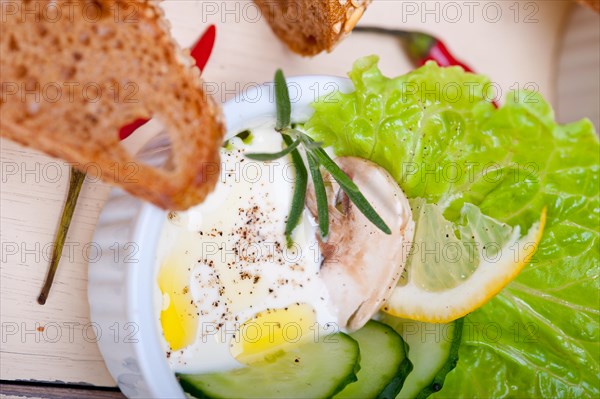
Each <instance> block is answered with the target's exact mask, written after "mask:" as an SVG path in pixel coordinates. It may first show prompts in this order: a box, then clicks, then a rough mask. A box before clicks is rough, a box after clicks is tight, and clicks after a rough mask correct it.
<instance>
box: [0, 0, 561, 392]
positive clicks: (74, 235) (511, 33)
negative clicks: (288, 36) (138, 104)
mask: <svg viewBox="0 0 600 399" xmlns="http://www.w3.org/2000/svg"><path fill="white" fill-rule="evenodd" d="M425 3H426V4H425ZM425 3H423V2H421V1H418V2H409V1H399V0H375V2H374V3H373V4H372V6H371V8H370V9H369V10H368V11H367V13H366V14H365V16H364V18H363V20H362V21H361V24H363V25H366V24H369V25H381V26H388V27H397V28H400V27H402V28H404V29H420V30H426V31H429V32H432V33H434V34H437V35H438V36H439V37H442V38H443V39H444V40H445V41H446V43H447V44H448V45H449V47H450V48H451V50H452V51H453V52H454V53H455V54H456V55H457V56H458V57H459V58H461V59H463V60H465V61H467V62H468V63H469V64H470V65H471V66H472V67H473V68H474V69H475V70H477V71H479V72H481V73H485V74H488V75H489V76H491V77H492V79H493V80H494V81H495V82H497V83H499V85H500V87H502V88H503V90H504V91H506V90H508V89H509V88H514V87H517V86H519V87H523V85H525V84H527V83H530V82H534V83H535V84H537V86H538V87H539V90H540V91H541V92H542V93H543V94H544V95H546V97H548V98H549V99H551V100H552V101H554V96H555V72H556V71H555V68H556V65H557V62H556V60H555V55H556V53H557V45H558V38H559V37H560V34H561V27H562V25H563V22H564V20H565V18H566V16H567V14H568V9H569V7H570V6H571V3H570V2H568V1H548V0H546V1H519V2H517V1H495V2H494V1H482V2H479V3H477V4H478V6H477V7H476V8H474V9H473V12H472V15H469V8H468V6H466V3H463V2H461V1H458V2H455V3H454V4H458V10H459V11H461V13H462V17H460V18H459V19H458V20H457V19H456V18H457V17H456V16H457V14H456V11H455V10H452V9H449V8H444V7H445V6H446V2H444V1H440V2H433V1H431V2H425ZM471 3H473V2H471ZM490 4H492V5H490ZM425 6H427V7H429V8H428V10H434V11H433V12H431V13H426V12H425V11H426V10H425V9H424V8H423V7H425ZM164 7H165V9H166V11H167V16H168V18H169V19H170V20H171V22H172V25H173V33H174V35H175V37H176V38H177V40H178V41H179V42H180V43H181V44H182V45H185V46H188V45H190V44H191V43H192V42H193V41H194V40H195V38H196V37H197V36H198V35H199V34H200V33H201V32H202V31H203V30H204V29H205V28H206V26H207V25H208V24H210V23H214V24H216V25H217V41H216V48H215V51H214V53H213V55H212V57H211V60H210V62H209V63H208V66H207V68H206V70H205V74H204V77H205V79H206V80H207V81H209V82H213V84H214V85H215V87H218V88H219V90H218V92H217V93H216V94H215V95H216V97H217V100H219V101H224V100H226V99H228V98H230V97H232V96H233V95H234V93H236V92H239V91H240V90H242V89H244V87H248V85H252V84H254V83H260V82H264V81H268V80H270V79H271V77H272V74H273V72H274V70H275V69H276V68H277V67H282V68H283V69H284V70H285V72H286V74H287V75H299V74H333V75H344V74H345V73H346V72H347V71H348V70H349V69H350V68H351V66H352V62H353V61H354V60H355V59H356V58H358V57H359V56H363V55H368V54H373V53H376V54H379V55H380V56H381V67H382V69H383V71H384V73H386V74H390V75H397V74H402V73H405V72H408V71H409V70H410V69H411V68H412V66H411V65H410V63H409V61H408V59H407V58H406V57H405V56H404V54H403V52H402V51H401V48H400V47H399V45H398V43H397V42H396V41H395V40H394V39H392V38H387V37H375V36H372V35H366V34H354V35H352V36H351V37H349V38H348V39H346V40H345V41H344V42H343V43H342V44H340V45H339V46H338V47H337V48H336V50H335V51H334V52H333V53H332V54H325V55H320V56H317V57H315V58H312V59H307V58H301V57H299V56H296V55H293V54H292V53H290V52H288V51H287V50H286V48H285V47H284V46H283V45H282V44H281V43H280V42H278V41H277V40H276V39H275V37H274V36H273V35H272V33H271V32H270V29H269V28H268V26H267V25H266V24H265V23H264V21H260V20H259V18H258V17H257V14H256V12H257V10H256V8H255V6H253V4H252V3H250V2H248V1H239V2H237V1H217V2H215V1H207V0H205V1H191V0H173V1H167V2H166V3H165V4H164ZM435 7H437V11H435ZM486 7H487V8H486ZM484 10H485V11H484ZM497 10H501V11H500V12H501V13H502V15H501V17H500V18H499V19H498V18H497ZM516 10H518V11H519V12H518V15H517V14H516ZM484 12H485V13H487V14H484ZM532 12H534V15H531V13H532ZM436 17H437V18H438V19H439V23H436V22H435V19H436ZM496 19H497V21H495V20H496ZM494 21H495V22H494ZM423 22H424V23H423ZM150 130H151V129H150ZM147 134H149V133H147V132H146V133H141V134H139V135H138V134H137V133H136V135H134V136H133V137H131V138H130V139H128V140H127V143H128V145H130V146H132V147H136V146H139V144H140V143H141V142H142V141H143V140H144V139H145V137H146V135H147ZM0 143H1V152H0V161H1V165H2V184H1V200H0V212H1V218H0V227H1V228H0V240H1V244H2V266H1V269H0V273H1V275H0V276H1V277H0V292H1V300H0V315H1V316H0V317H1V326H2V337H1V343H0V345H1V348H0V379H2V380H37V381H50V382H64V383H69V384H92V385H96V386H106V387H110V386H114V384H115V383H114V381H113V379H112V378H111V376H110V375H109V373H108V371H107V369H106V368H105V366H104V363H103V360H102V357H101V355H100V353H99V351H98V348H97V346H96V344H95V337H94V331H93V328H92V327H91V326H90V324H89V323H90V321H89V310H88V303H87V296H86V295H87V294H86V284H87V263H86V256H87V255H86V246H87V247H90V245H89V243H90V241H91V239H92V234H93V231H94V226H95V223H96V220H97V216H98V213H99V211H100V209H101V208H102V204H103V202H104V201H105V198H106V196H107V194H108V191H109V188H108V187H107V186H105V185H104V184H101V183H90V182H86V184H85V185H84V187H83V190H82V194H81V197H80V200H79V204H78V206H77V210H76V212H75V216H74V219H73V224H72V227H71V230H70V232H69V235H68V237H67V242H68V247H67V248H65V251H64V253H63V259H62V261H61V264H60V268H59V270H58V274H57V276H56V280H55V283H54V287H53V289H52V292H51V294H50V297H49V299H48V302H47V304H46V305H45V306H40V305H38V304H37V303H36V297H37V295H38V293H39V289H40V287H41V285H42V282H43V279H44V277H45V274H46V271H47V266H48V258H49V251H50V243H51V242H52V240H53V239H54V233H55V229H56V227H57V223H58V218H59V215H60V212H61V209H62V205H63V201H64V198H65V193H66V189H67V187H68V180H69V176H68V167H67V166H66V165H65V164H64V163H63V162H62V161H60V160H55V159H51V158H49V157H46V156H44V155H41V154H39V153H37V152H35V151H31V150H29V149H25V148H22V147H19V146H18V145H16V144H14V143H12V142H9V141H7V140H4V139H3V140H1V141H0ZM92 256H93V255H92ZM11 392H12V391H11ZM6 393H7V394H8V391H6ZM34 396H35V394H34Z"/></svg>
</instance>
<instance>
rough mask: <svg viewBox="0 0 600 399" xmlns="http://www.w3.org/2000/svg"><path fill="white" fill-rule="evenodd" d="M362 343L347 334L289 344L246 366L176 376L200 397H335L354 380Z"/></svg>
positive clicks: (187, 390)
mask: <svg viewBox="0 0 600 399" xmlns="http://www.w3.org/2000/svg"><path fill="white" fill-rule="evenodd" d="M359 360H360V352H359V348H358V343H357V342H356V341H355V340H354V339H352V338H350V336H348V335H346V334H344V333H337V334H332V335H328V336H324V337H321V338H320V339H319V340H318V341H316V342H313V341H310V342H305V343H300V344H296V345H290V346H289V347H286V348H285V350H283V349H281V350H278V351H277V352H275V353H270V354H269V355H266V356H265V357H264V359H262V360H259V361H257V362H255V363H252V364H251V365H250V366H248V367H244V368H241V369H236V370H231V371H226V372H222V373H209V374H178V375H177V378H178V379H179V383H180V384H181V386H182V388H183V390H184V391H185V392H187V393H188V394H190V395H192V396H194V397H196V398H199V399H204V398H214V399H229V398H236V399H242V398H260V399H267V398H303V399H305V398H315V399H317V398H323V399H324V398H331V397H332V396H333V395H335V394H336V393H338V392H339V391H341V390H342V389H344V387H345V386H346V385H348V384H349V383H351V382H354V381H356V373H357V372H358V369H359V368H360V366H359Z"/></svg>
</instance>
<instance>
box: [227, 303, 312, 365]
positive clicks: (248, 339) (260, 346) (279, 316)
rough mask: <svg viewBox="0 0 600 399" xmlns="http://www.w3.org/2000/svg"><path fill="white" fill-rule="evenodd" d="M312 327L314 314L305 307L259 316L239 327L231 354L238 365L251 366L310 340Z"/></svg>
mask: <svg viewBox="0 0 600 399" xmlns="http://www.w3.org/2000/svg"><path fill="white" fill-rule="evenodd" d="M315 325H316V315H315V311H314V309H313V308H312V307H311V306H309V305H307V304H295V305H291V306H289V307H286V308H283V309H274V310H267V311H265V312H261V313H258V314H256V316H255V317H254V318H252V319H250V320H247V321H246V322H244V323H243V324H242V325H241V326H240V329H239V332H238V334H237V335H236V337H235V338H234V339H233V340H232V342H231V354H232V355H233V356H234V357H235V358H236V360H238V361H239V362H241V363H244V364H248V363H252V362H253V361H256V360H259V359H261V358H264V357H265V356H267V355H269V354H271V353H273V352H275V351H278V350H280V349H283V348H284V347H285V346H288V345H294V344H296V343H298V342H302V341H303V340H305V339H307V338H310V337H311V336H312V335H313V333H314V330H315Z"/></svg>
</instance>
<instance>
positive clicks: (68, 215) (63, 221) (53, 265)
mask: <svg viewBox="0 0 600 399" xmlns="http://www.w3.org/2000/svg"><path fill="white" fill-rule="evenodd" d="M84 180H85V173H83V172H81V171H79V170H77V169H75V168H73V167H71V177H70V183H69V192H68V194H67V200H66V202H65V205H64V207H63V211H62V215H61V217H60V224H59V225H58V231H57V232H56V238H55V240H54V247H53V248H52V259H51V260H50V267H49V268H48V275H47V276H46V281H45V282H44V286H43V287H42V291H41V292H40V296H39V297H38V303H39V304H40V305H43V304H45V303H46V300H47V299H48V294H50V288H51V287H52V282H53V281H54V276H55V275H56V270H57V269H58V263H59V262H60V256H61V255H62V250H63V246H64V245H65V239H66V238H67V232H68V231H69V226H70V225H71V219H72V218H73V212H75V207H76V206H77V198H79V193H80V191H81V186H82V185H83V181H84Z"/></svg>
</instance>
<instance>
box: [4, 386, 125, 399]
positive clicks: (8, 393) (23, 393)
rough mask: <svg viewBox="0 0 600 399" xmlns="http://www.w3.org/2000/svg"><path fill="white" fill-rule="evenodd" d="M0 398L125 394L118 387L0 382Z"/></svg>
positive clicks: (108, 398) (87, 398)
mask: <svg viewBox="0 0 600 399" xmlns="http://www.w3.org/2000/svg"><path fill="white" fill-rule="evenodd" d="M0 398H2V399H13V398H14V399H16V398H28V399H37V398H43V399H46V398H48V399H122V398H124V396H123V394H122V393H121V392H119V391H118V390H117V389H116V388H113V389H110V390H109V389H96V388H93V387H77V386H57V385H54V386H46V385H39V384H38V385H35V384H31V385H29V384H28V385H25V384H11V383H4V382H2V383H0Z"/></svg>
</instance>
